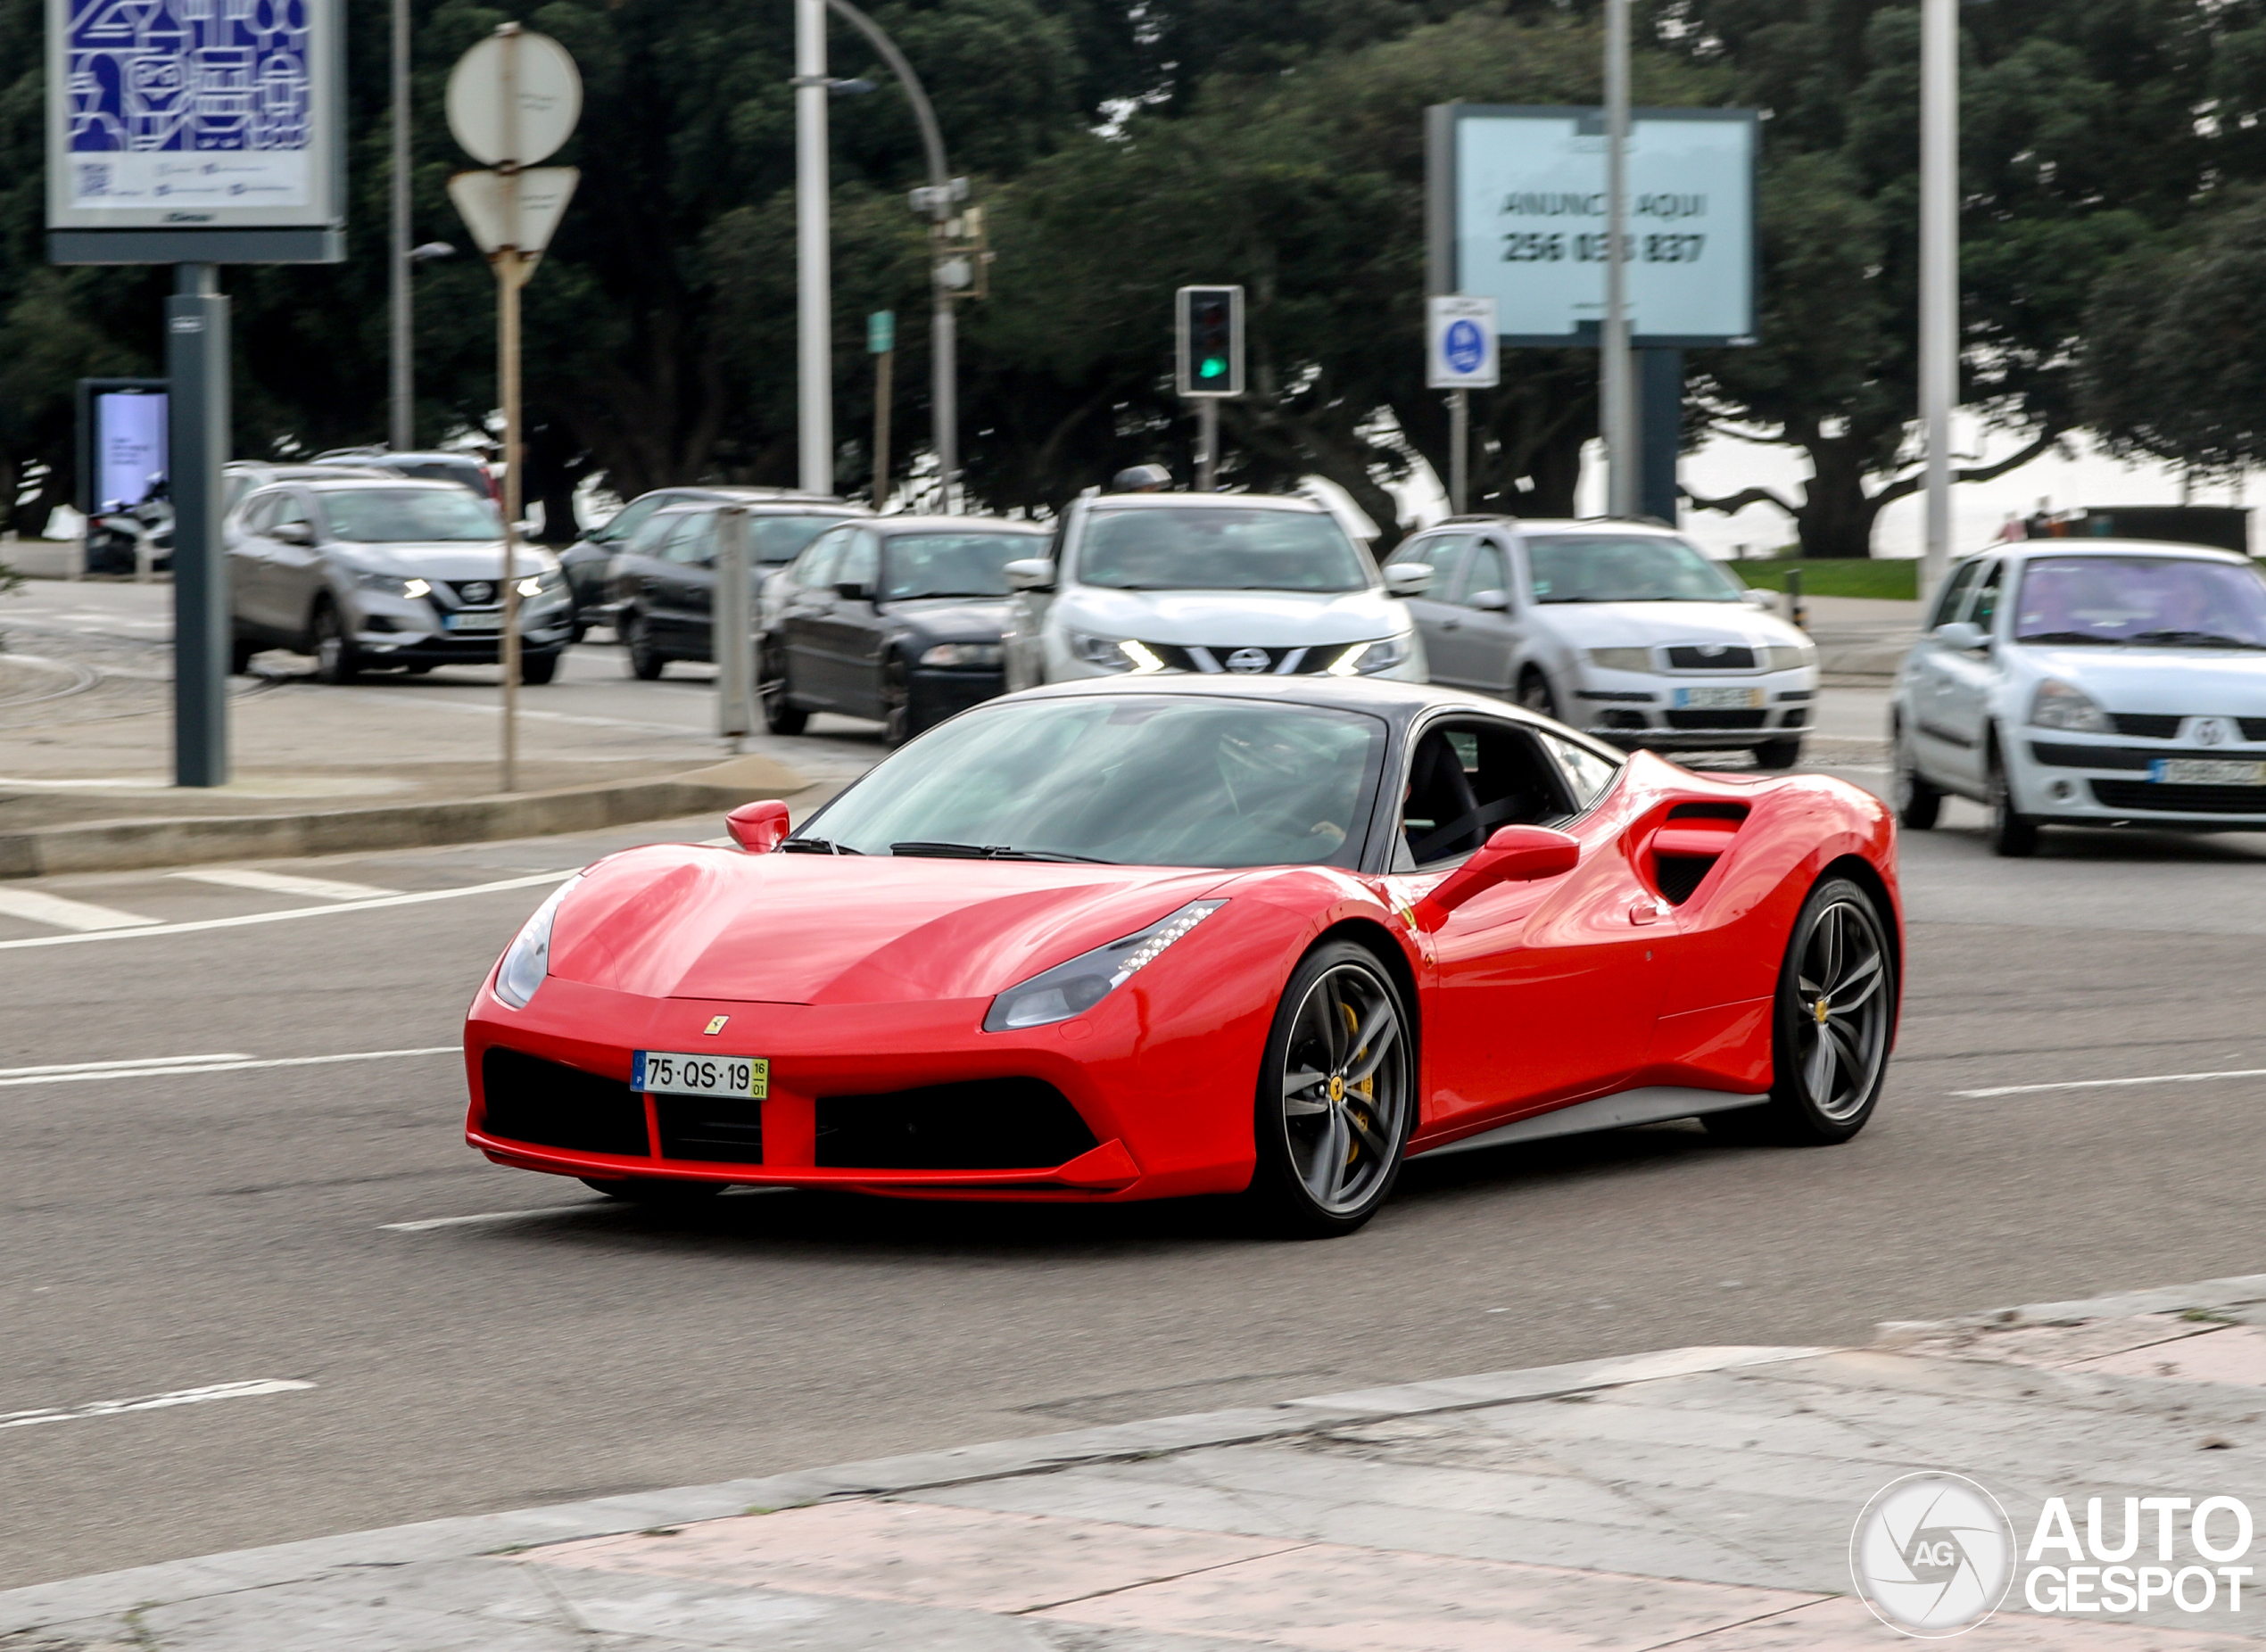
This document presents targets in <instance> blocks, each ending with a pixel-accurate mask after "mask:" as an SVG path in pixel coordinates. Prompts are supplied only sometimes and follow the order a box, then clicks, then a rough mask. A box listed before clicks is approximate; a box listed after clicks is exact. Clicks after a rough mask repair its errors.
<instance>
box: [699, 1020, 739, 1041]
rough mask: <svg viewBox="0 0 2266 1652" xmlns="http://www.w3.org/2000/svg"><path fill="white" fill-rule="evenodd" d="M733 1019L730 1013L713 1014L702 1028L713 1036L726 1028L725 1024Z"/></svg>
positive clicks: (709, 1035)
mask: <svg viewBox="0 0 2266 1652" xmlns="http://www.w3.org/2000/svg"><path fill="white" fill-rule="evenodd" d="M731 1019H732V1018H731V1017H730V1016H729V1015H712V1016H710V1017H709V1018H708V1024H707V1027H706V1028H703V1029H702V1030H703V1031H705V1032H706V1033H707V1035H708V1037H711V1038H713V1037H715V1036H716V1035H717V1034H718V1033H720V1032H722V1031H723V1030H724V1023H725V1022H726V1021H728V1020H731Z"/></svg>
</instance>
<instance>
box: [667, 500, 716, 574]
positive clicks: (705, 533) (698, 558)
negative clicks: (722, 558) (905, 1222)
mask: <svg viewBox="0 0 2266 1652" xmlns="http://www.w3.org/2000/svg"><path fill="white" fill-rule="evenodd" d="M715 525H716V519H715V513H713V512H711V511H706V510H696V511H692V512H690V513H688V514H687V515H686V516H684V517H683V518H682V520H681V521H680V522H678V524H677V525H676V530H675V532H674V533H671V534H670V535H669V542H668V543H667V544H666V545H665V546H664V547H662V549H661V558H662V560H664V561H666V562H674V563H679V564H682V566H686V567H701V566H706V565H707V563H708V562H710V561H711V560H713V557H712V554H711V550H710V541H711V539H712V538H713V536H714V534H715Z"/></svg>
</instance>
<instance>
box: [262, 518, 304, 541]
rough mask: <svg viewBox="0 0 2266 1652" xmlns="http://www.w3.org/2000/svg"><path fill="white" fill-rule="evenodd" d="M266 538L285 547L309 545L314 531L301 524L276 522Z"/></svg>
mask: <svg viewBox="0 0 2266 1652" xmlns="http://www.w3.org/2000/svg"><path fill="white" fill-rule="evenodd" d="M268 537H269V539H271V540H275V541H279V542H280V543H282V544H285V545H311V544H313V543H314V542H315V530H314V529H312V528H310V527H309V526H308V525H306V524H305V523H303V522H278V523H277V524H276V525H275V526H274V527H272V528H269V530H268Z"/></svg>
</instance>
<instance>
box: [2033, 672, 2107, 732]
mask: <svg viewBox="0 0 2266 1652" xmlns="http://www.w3.org/2000/svg"><path fill="white" fill-rule="evenodd" d="M2030 722H2031V723H2032V724H2033V725H2035V726H2036V727H2038V728H2041V729H2063V730H2066V731H2068V732H2070V733H2072V734H2113V733H2114V732H2115V730H2114V729H2113V728H2112V727H2111V726H2110V724H2109V716H2108V714H2107V713H2106V712H2105V711H2103V710H2102V709H2101V707H2100V706H2099V705H2098V704H2096V702H2095V700H2094V698H2093V697H2092V696H2091V695H2089V694H2088V693H2087V692H2086V691H2085V690H2083V689H2080V688H2079V687H2078V686H2077V685H2076V684H2075V683H2073V682H2063V681H2061V679H2060V678H2058V677H2048V678H2047V679H2046V681H2043V682H2041V683H2039V685H2038V691H2037V692H2036V693H2035V694H2033V695H2031V696H2030Z"/></svg>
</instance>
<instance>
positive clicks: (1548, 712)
mask: <svg viewBox="0 0 2266 1652" xmlns="http://www.w3.org/2000/svg"><path fill="white" fill-rule="evenodd" d="M1517 698H1518V704H1519V705H1521V706H1525V707H1526V709H1527V710H1528V711H1531V712H1535V713H1537V714H1540V715H1542V716H1545V717H1548V718H1549V719H1550V720H1551V722H1553V723H1555V722H1557V721H1558V720H1559V717H1558V696H1557V695H1555V694H1553V693H1551V687H1550V679H1549V678H1548V677H1545V676H1544V675H1542V673H1541V672H1540V671H1539V670H1537V669H1536V668H1535V667H1534V666H1532V665H1529V666H1528V667H1526V672H1525V673H1524V674H1522V675H1521V676H1520V677H1519V679H1518V697H1517Z"/></svg>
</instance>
